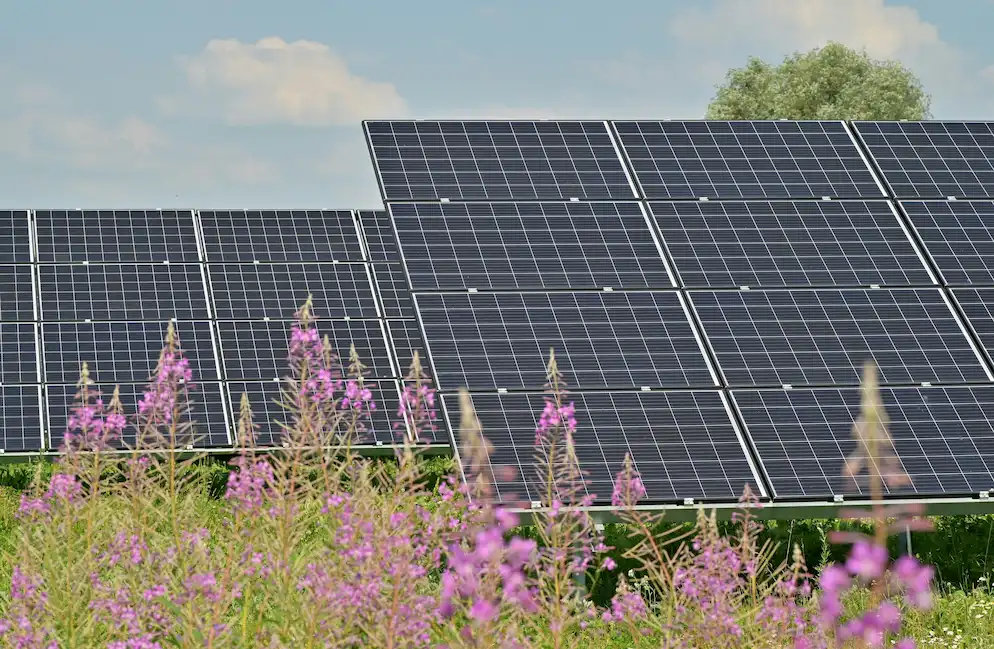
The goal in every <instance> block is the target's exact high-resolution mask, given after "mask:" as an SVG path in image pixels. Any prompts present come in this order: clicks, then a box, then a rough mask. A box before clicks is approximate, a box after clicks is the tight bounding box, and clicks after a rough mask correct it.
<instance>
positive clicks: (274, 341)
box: [217, 320, 396, 381]
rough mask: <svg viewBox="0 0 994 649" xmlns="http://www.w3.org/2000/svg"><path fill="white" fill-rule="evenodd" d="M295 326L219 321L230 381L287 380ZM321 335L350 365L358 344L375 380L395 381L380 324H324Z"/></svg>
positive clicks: (360, 357) (327, 321)
mask: <svg viewBox="0 0 994 649" xmlns="http://www.w3.org/2000/svg"><path fill="white" fill-rule="evenodd" d="M291 325H292V323H291V322H277V321H274V320H268V321H266V320H255V321H252V320H248V321H236V322H231V321H219V322H218V323H217V326H218V333H219V340H220V345H221V356H222V359H223V361H224V367H225V372H226V378H227V379H228V380H232V381H251V380H258V379H263V380H265V379H279V378H283V377H285V376H287V374H288V373H289V371H290V370H289V365H288V362H287V351H288V343H289V340H290V327H291ZM317 327H318V330H319V331H320V332H321V335H322V336H323V335H325V334H327V335H328V337H329V338H330V340H331V344H332V348H333V350H334V352H335V353H337V354H338V355H339V356H340V357H341V359H342V363H343V364H344V365H348V358H349V345H350V344H353V343H354V344H355V346H356V351H357V352H358V354H359V359H360V360H361V361H362V363H363V364H364V365H366V366H367V367H368V368H369V374H368V376H369V377H371V378H392V377H394V376H395V374H396V373H395V371H394V369H393V367H392V365H391V363H390V356H389V353H388V352H387V343H386V333H385V331H384V329H383V325H382V322H380V321H377V320H321V321H319V322H318V323H317Z"/></svg>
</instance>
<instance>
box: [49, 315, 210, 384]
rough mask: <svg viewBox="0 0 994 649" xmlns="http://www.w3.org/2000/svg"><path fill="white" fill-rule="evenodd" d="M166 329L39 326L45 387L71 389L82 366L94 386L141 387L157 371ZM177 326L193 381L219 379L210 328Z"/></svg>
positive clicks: (157, 325)
mask: <svg viewBox="0 0 994 649" xmlns="http://www.w3.org/2000/svg"><path fill="white" fill-rule="evenodd" d="M167 326H168V323H167V322H45V323H42V326H41V339H42V349H43V352H44V358H45V382H46V383H66V384H69V383H72V384H75V382H76V381H78V380H79V372H80V368H81V367H82V365H83V363H84V362H86V363H88V364H89V370H90V377H91V378H92V379H93V381H94V382H96V383H111V384H113V383H145V382H147V381H148V379H149V377H151V376H152V374H153V372H155V367H156V364H157V363H158V361H159V354H160V352H161V351H162V346H163V344H164V342H165V337H166V329H167ZM175 327H176V333H177V334H178V336H179V343H180V347H181V348H182V349H183V352H184V355H185V357H186V358H187V359H189V361H190V369H191V370H192V371H193V380H194V382H199V381H216V380H218V379H219V377H218V374H217V362H216V360H215V355H214V347H213V344H212V338H211V325H210V323H209V322H203V321H198V322H178V323H176V325H175Z"/></svg>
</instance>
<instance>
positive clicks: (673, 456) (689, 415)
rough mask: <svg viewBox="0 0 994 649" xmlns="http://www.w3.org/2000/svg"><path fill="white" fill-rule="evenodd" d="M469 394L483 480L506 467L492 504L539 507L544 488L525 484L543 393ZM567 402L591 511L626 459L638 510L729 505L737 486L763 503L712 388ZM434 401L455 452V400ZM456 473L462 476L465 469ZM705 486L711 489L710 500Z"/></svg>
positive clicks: (594, 394) (575, 395)
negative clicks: (481, 435) (483, 458)
mask: <svg viewBox="0 0 994 649" xmlns="http://www.w3.org/2000/svg"><path fill="white" fill-rule="evenodd" d="M471 397H472V400H473V405H474V409H475V411H476V414H477V417H478V418H479V420H480V422H481V425H482V427H483V430H484V431H486V434H487V439H488V441H489V442H490V443H491V444H492V445H493V450H492V452H491V454H490V456H489V458H488V468H489V469H490V472H491V474H492V475H494V476H499V475H501V474H502V473H504V469H505V468H506V467H512V468H513V469H514V470H515V475H514V478H513V479H512V480H506V481H501V482H498V483H497V484H494V483H493V482H491V485H492V486H493V487H494V488H495V489H494V490H495V493H496V494H497V496H498V498H497V500H498V502H504V503H513V502H514V501H516V500H521V499H523V500H525V501H526V503H531V502H535V501H543V500H544V499H545V498H544V490H543V489H542V488H541V485H536V484H534V483H536V482H537V477H536V476H535V475H534V471H533V462H534V439H535V427H536V424H537V420H538V417H539V414H540V413H541V411H542V408H543V405H544V398H546V397H548V395H547V394H544V393H541V392H515V393H496V392H473V393H471ZM569 400H570V401H573V402H574V403H575V404H576V416H577V419H578V420H579V424H578V426H577V430H576V432H575V433H574V435H573V440H574V445H575V450H576V453H577V456H578V459H579V461H580V467H581V469H583V470H584V471H586V472H587V478H588V484H587V485H586V488H585V489H584V493H585V494H590V493H596V494H597V500H596V501H595V504H609V503H610V498H611V491H612V486H613V483H614V480H615V476H616V475H617V474H618V473H619V472H620V471H621V470H622V468H623V462H624V457H625V455H626V454H627V455H630V456H631V457H632V462H633V465H634V466H635V468H636V470H638V471H639V473H640V476H641V478H642V481H643V484H644V485H645V487H646V491H647V496H646V498H645V499H643V501H641V503H642V504H652V503H669V502H679V503H680V504H686V502H685V499H687V498H691V499H693V500H694V501H697V502H705V501H706V502H722V501H724V502H735V501H737V500H738V499H739V497H740V496H741V495H742V488H743V487H744V486H745V484H746V481H747V480H748V481H749V482H751V484H750V486H751V488H752V489H753V492H754V493H756V494H758V495H759V496H760V497H765V496H766V489H765V486H764V485H763V481H762V479H761V477H760V476H759V473H758V471H757V470H756V466H755V463H754V462H753V460H752V458H751V457H750V455H749V450H748V447H747V445H746V441H745V438H744V437H743V435H742V433H741V430H740V428H739V425H738V422H737V421H736V420H735V417H734V415H733V412H732V410H731V407H730V404H729V402H728V399H727V397H726V396H725V394H724V393H723V392H722V391H720V390H653V391H648V392H641V391H614V392H607V391H578V392H571V393H570V395H569ZM441 402H442V410H443V413H444V416H445V420H446V423H447V425H448V426H449V429H450V430H451V431H453V433H452V434H453V442H454V444H456V445H457V446H456V447H457V448H458V446H459V445H460V441H461V440H459V434H458V427H457V426H454V425H453V421H452V419H453V418H454V417H456V416H458V412H459V403H458V402H459V399H458V396H457V395H454V394H450V393H444V394H442V396H441ZM730 455H731V456H735V457H736V459H734V460H733V459H732V458H731V457H730ZM459 466H460V470H461V471H462V472H463V476H464V477H465V467H464V466H463V465H462V463H460V465H459ZM705 469H706V470H705ZM526 471H527V474H526ZM708 474H710V475H711V476H719V477H717V478H716V477H708ZM734 474H738V475H739V476H740V477H743V478H746V479H743V481H742V484H741V485H738V486H732V482H733V480H734V479H732V478H729V476H730V475H734ZM526 475H527V478H526V477H525V476H526ZM705 485H709V486H718V487H719V489H718V491H720V493H717V492H716V490H715V489H714V488H709V487H708V486H705ZM508 487H510V489H509V488H508ZM526 506H527V505H526Z"/></svg>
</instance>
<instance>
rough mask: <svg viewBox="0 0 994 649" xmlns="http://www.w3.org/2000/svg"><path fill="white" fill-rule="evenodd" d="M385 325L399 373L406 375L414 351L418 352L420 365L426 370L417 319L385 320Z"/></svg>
mask: <svg viewBox="0 0 994 649" xmlns="http://www.w3.org/2000/svg"><path fill="white" fill-rule="evenodd" d="M386 325H387V335H388V336H389V338H390V340H391V342H392V344H393V350H394V354H395V356H394V358H395V359H396V361H397V369H398V370H399V371H400V375H401V376H406V375H407V373H408V372H409V371H410V368H411V361H412V360H413V359H414V352H415V351H417V352H418V357H419V358H420V359H421V365H422V366H423V367H424V369H425V371H428V369H429V366H428V357H427V356H426V355H425V344H424V339H423V338H422V336H421V330H420V329H419V328H418V322H417V320H387V322H386Z"/></svg>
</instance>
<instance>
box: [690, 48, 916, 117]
mask: <svg viewBox="0 0 994 649" xmlns="http://www.w3.org/2000/svg"><path fill="white" fill-rule="evenodd" d="M929 105H930V99H929V96H928V95H927V94H926V93H925V91H924V90H923V89H922V85H921V82H920V81H919V80H918V78H917V77H916V76H915V75H914V73H912V72H911V71H910V70H908V69H907V68H905V67H904V66H903V65H901V64H900V63H899V62H897V61H875V60H873V59H871V58H870V57H869V55H868V54H867V53H866V52H865V51H863V52H858V51H855V50H852V49H850V48H848V47H846V46H845V45H842V44H840V43H829V44H828V45H825V46H824V47H821V48H817V49H814V50H811V51H810V52H803V53H795V54H793V55H791V56H788V57H787V58H786V59H784V62H783V63H781V64H780V65H777V66H773V65H770V64H769V63H766V62H764V61H761V60H760V59H758V58H755V57H753V58H750V59H749V62H748V63H747V64H746V66H745V67H744V68H735V69H732V70H730V71H729V72H728V75H727V76H726V78H725V83H724V84H723V85H720V86H718V91H717V94H716V95H715V97H714V99H713V100H712V101H711V104H710V105H709V106H708V110H707V118H708V119H721V120H733V119H825V120H835V119H844V120H864V119H865V120H899V119H906V120H922V119H928V118H929V117H930V114H929Z"/></svg>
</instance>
